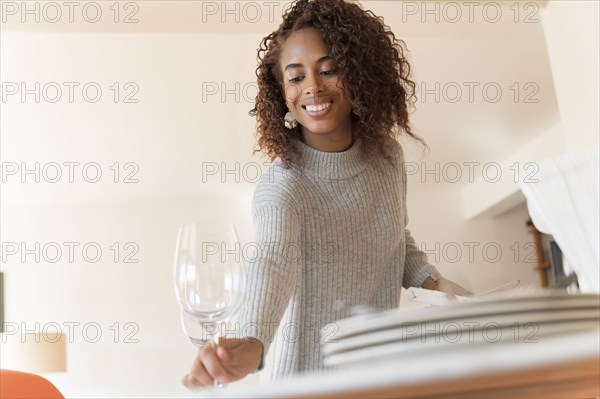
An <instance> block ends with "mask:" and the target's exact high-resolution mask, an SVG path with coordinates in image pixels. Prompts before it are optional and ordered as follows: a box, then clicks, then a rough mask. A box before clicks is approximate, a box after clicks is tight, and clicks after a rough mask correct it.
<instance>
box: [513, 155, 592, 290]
mask: <svg viewBox="0 0 600 399" xmlns="http://www.w3.org/2000/svg"><path fill="white" fill-rule="evenodd" d="M598 165H599V164H598V148H590V149H585V150H580V151H577V152H573V153H568V154H564V155H562V156H559V157H556V158H551V159H546V160H544V161H542V162H539V163H538V166H539V170H538V171H537V173H536V174H535V175H534V176H530V178H528V179H524V180H523V181H521V180H520V181H519V186H520V188H521V190H522V191H523V194H524V195H525V197H526V198H527V207H528V209H529V214H530V216H531V220H532V221H533V224H534V225H535V226H536V228H537V229H538V230H539V231H541V232H543V233H546V234H551V235H552V236H553V237H554V239H555V240H556V242H557V244H558V246H559V247H560V249H561V250H562V252H563V254H564V255H565V257H566V258H567V259H568V261H569V265H570V266H571V268H572V269H573V270H574V272H575V273H576V274H577V279H578V281H579V287H580V290H581V292H596V293H598V292H600V256H599V252H600V250H599V247H600V237H599V234H600V232H599V230H600V215H599V213H600V203H599V194H598V190H599V188H598V185H599V180H600V176H599V172H598V168H599V166H598Z"/></svg>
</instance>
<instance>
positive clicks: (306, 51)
mask: <svg viewBox="0 0 600 399" xmlns="http://www.w3.org/2000/svg"><path fill="white" fill-rule="evenodd" d="M279 64H280V67H281V70H282V76H283V84H284V88H285V90H284V94H285V98H286V103H287V106H288V108H289V109H290V111H291V112H292V114H293V115H294V117H295V118H296V120H297V121H298V123H300V125H302V134H303V136H304V140H305V142H307V143H319V142H323V141H324V140H325V141H333V142H339V141H340V140H348V139H349V138H350V137H351V126H352V125H351V122H350V114H351V112H352V107H351V105H350V102H349V101H348V98H347V97H346V93H345V90H344V87H343V82H342V80H341V79H340V77H339V75H338V74H337V71H336V70H335V65H334V64H333V60H332V59H331V57H329V55H328V52H327V49H326V47H325V43H323V39H322V38H321V35H320V32H319V31H318V30H317V29H314V28H307V29H302V30H299V31H296V32H294V33H292V34H291V35H290V36H289V37H288V39H287V40H286V42H285V45H284V48H283V51H282V54H281V58H280V60H279Z"/></svg>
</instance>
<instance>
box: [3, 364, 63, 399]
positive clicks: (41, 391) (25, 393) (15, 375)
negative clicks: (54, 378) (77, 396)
mask: <svg viewBox="0 0 600 399" xmlns="http://www.w3.org/2000/svg"><path fill="white" fill-rule="evenodd" d="M0 398H1V399H64V398H65V397H64V396H63V395H62V394H61V393H60V391H59V390H58V389H56V387H55V386H54V385H52V383H51V382H50V381H48V380H47V379H45V378H44V377H40V376H39V375H36V374H30V373H24V372H22V371H14V370H0Z"/></svg>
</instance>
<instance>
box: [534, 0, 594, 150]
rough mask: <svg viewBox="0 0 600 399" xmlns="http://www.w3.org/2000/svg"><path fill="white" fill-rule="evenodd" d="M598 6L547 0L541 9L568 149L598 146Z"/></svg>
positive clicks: (586, 2)
mask: <svg viewBox="0 0 600 399" xmlns="http://www.w3.org/2000/svg"><path fill="white" fill-rule="evenodd" d="M599 7H600V3H598V2H597V1H549V2H548V5H547V6H546V7H544V8H543V9H542V10H541V16H542V22H543V28H544V33H545V35H546V43H547V47H548V55H549V58H550V66H551V68H552V76H553V79H554V86H555V89H556V97H557V100H558V106H559V109H560V117H561V122H562V125H563V129H564V132H565V140H566V143H567V150H569V151H571V150H577V149H580V148H586V147H590V146H598V140H599V136H600V133H599V132H600V124H599V118H600V116H599V114H598V109H599V108H600V99H599V93H600V81H599V79H600V77H599V73H598V71H599V65H600V64H599V61H598V60H599V55H598V54H599V51H600V50H599V48H600V31H599V29H600V27H599V26H598V14H599V12H600V9H599Z"/></svg>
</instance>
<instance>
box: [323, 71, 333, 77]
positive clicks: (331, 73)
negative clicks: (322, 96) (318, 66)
mask: <svg viewBox="0 0 600 399" xmlns="http://www.w3.org/2000/svg"><path fill="white" fill-rule="evenodd" d="M321 73H322V74H323V75H326V76H329V75H334V74H335V71H334V70H330V71H323V72H321Z"/></svg>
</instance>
